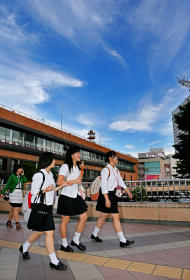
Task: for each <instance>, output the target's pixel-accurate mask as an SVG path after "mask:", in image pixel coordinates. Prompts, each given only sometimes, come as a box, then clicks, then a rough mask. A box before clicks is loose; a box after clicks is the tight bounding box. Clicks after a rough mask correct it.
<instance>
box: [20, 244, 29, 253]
mask: <svg viewBox="0 0 190 280" xmlns="http://www.w3.org/2000/svg"><path fill="white" fill-rule="evenodd" d="M30 245H31V243H29V242H28V241H26V242H25V243H24V244H23V245H22V247H23V253H25V252H27V251H28V248H29V247H30Z"/></svg>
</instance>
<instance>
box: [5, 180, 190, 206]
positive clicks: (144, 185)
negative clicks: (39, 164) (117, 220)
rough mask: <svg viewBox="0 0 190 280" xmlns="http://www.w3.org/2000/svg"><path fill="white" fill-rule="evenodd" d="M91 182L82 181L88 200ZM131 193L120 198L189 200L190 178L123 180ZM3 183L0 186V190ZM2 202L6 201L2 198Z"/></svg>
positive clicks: (162, 200) (126, 199) (28, 185)
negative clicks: (131, 194) (129, 196)
mask: <svg viewBox="0 0 190 280" xmlns="http://www.w3.org/2000/svg"><path fill="white" fill-rule="evenodd" d="M91 184H92V182H83V183H82V185H83V187H84V189H85V193H86V200H87V201H90V200H91V198H90V186H91ZM125 184H126V185H127V186H128V187H129V189H130V191H131V192H132V193H133V199H132V200H130V199H129V198H128V196H127V195H126V194H124V195H123V196H122V198H120V199H119V200H120V201H123V202H125V201H126V202H129V201H131V202H134V201H150V202H151V201H152V202H153V201H158V202H166V201H167V202H172V201H174V202H190V179H176V180H157V181H154V180H152V181H125ZM3 186H4V185H1V186H0V192H1V190H2V189H3ZM30 186H31V185H30V184H25V190H28V189H30ZM3 203H7V202H6V201H4V200H3Z"/></svg>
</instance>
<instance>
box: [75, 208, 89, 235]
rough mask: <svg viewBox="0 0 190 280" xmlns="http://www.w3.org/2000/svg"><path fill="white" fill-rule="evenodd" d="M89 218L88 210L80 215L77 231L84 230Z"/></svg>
mask: <svg viewBox="0 0 190 280" xmlns="http://www.w3.org/2000/svg"><path fill="white" fill-rule="evenodd" d="M87 218H88V215H87V212H84V213H83V214H80V215H79V221H78V223H77V226H76V232H79V233H82V232H83V229H84V226H85V224H86V221H87Z"/></svg>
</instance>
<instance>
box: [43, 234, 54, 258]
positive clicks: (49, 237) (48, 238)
mask: <svg viewBox="0 0 190 280" xmlns="http://www.w3.org/2000/svg"><path fill="white" fill-rule="evenodd" d="M53 236H54V230H49V231H45V242H46V249H47V251H48V254H52V253H55V248H54V240H53Z"/></svg>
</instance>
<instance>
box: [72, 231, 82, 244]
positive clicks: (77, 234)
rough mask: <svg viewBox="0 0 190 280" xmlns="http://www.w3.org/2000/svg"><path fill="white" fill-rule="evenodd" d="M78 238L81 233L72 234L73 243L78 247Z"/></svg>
mask: <svg viewBox="0 0 190 280" xmlns="http://www.w3.org/2000/svg"><path fill="white" fill-rule="evenodd" d="M80 236H81V233H80V232H75V234H74V237H73V241H74V242H75V243H76V244H77V245H79V243H80V242H79V238H80Z"/></svg>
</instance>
